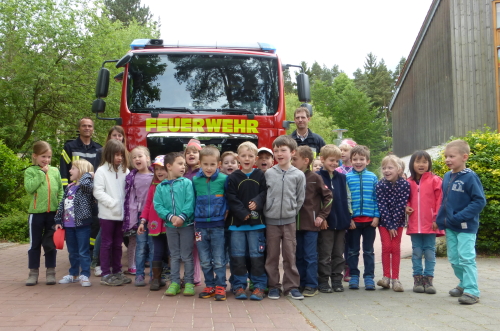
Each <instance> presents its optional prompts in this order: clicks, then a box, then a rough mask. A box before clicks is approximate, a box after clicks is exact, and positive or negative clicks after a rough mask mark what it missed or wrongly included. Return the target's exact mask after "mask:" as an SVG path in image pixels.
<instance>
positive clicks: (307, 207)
mask: <svg viewBox="0 0 500 331" xmlns="http://www.w3.org/2000/svg"><path fill="white" fill-rule="evenodd" d="M324 148H325V147H324V146H323V147H322V150H323V149H324ZM312 160H314V155H313V151H312V149H311V148H310V147H309V146H299V147H298V148H297V152H296V153H295V155H294V156H293V157H292V165H293V166H294V167H296V168H297V169H299V170H301V171H302V172H304V174H305V176H306V194H305V200H304V204H303V205H302V208H301V209H300V212H299V214H298V215H297V224H296V227H297V232H296V236H297V237H296V238H297V252H296V257H297V262H296V264H297V269H298V270H299V275H300V288H301V289H302V295H303V296H305V297H313V296H315V295H316V294H318V233H319V231H320V229H321V225H322V224H323V222H326V219H327V217H328V215H329V214H330V210H331V208H332V192H331V191H330V190H329V189H328V187H327V186H325V183H324V182H323V179H321V176H320V175H318V174H316V173H314V172H312V171H311V170H310V168H311V162H312ZM325 224H326V223H325Z"/></svg>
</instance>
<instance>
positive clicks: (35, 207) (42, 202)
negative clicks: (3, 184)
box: [4, 165, 64, 214]
mask: <svg viewBox="0 0 500 331" xmlns="http://www.w3.org/2000/svg"><path fill="white" fill-rule="evenodd" d="M24 188H25V189H26V192H28V194H31V195H32V196H33V198H32V199H31V202H30V206H29V208H28V213H30V214H39V213H48V212H51V211H56V210H57V207H58V206H59V201H61V199H62V197H63V194H64V191H63V186H62V181H61V174H60V173H59V170H57V168H54V167H51V166H49V170H48V171H47V172H46V173H45V172H43V171H42V168H40V166H38V165H34V166H31V167H29V168H28V169H26V171H25V172H24ZM5 193H6V192H4V194H5Z"/></svg>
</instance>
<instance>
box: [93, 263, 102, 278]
mask: <svg viewBox="0 0 500 331" xmlns="http://www.w3.org/2000/svg"><path fill="white" fill-rule="evenodd" d="M101 275H102V270H101V266H99V265H98V266H96V267H95V269H94V276H96V277H101Z"/></svg>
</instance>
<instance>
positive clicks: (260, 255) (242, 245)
mask: <svg viewBox="0 0 500 331" xmlns="http://www.w3.org/2000/svg"><path fill="white" fill-rule="evenodd" d="M264 231H265V229H260V230H250V231H231V264H232V265H233V284H232V285H233V288H234V289H238V288H243V289H246V287H247V279H248V277H250V280H251V281H252V283H253V285H254V287H255V288H259V289H262V290H263V289H265V288H266V287H267V274H266V268H265V263H266V262H265V250H266V235H265V232H264ZM247 254H249V255H250V264H251V267H250V268H251V270H248V268H247V263H246V262H247V261H246V260H247V257H246V255H247Z"/></svg>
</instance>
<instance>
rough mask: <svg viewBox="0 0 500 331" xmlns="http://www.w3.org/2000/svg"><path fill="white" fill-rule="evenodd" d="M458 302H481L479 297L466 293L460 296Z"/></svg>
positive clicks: (470, 303) (465, 303) (467, 303)
mask: <svg viewBox="0 0 500 331" xmlns="http://www.w3.org/2000/svg"><path fill="white" fill-rule="evenodd" d="M458 302H460V303H461V304H464V305H473V304H475V303H478V302H479V298H478V297H477V296H475V295H472V294H469V293H464V294H463V295H462V296H461V297H460V298H458Z"/></svg>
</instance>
